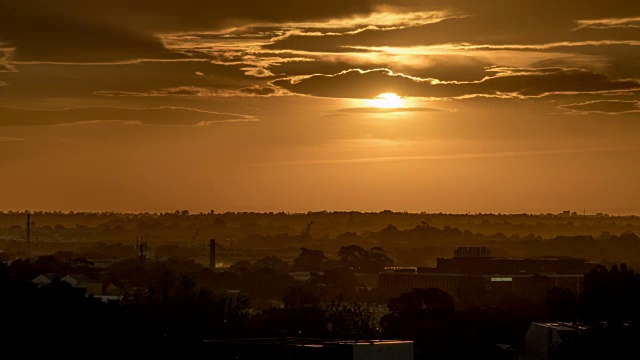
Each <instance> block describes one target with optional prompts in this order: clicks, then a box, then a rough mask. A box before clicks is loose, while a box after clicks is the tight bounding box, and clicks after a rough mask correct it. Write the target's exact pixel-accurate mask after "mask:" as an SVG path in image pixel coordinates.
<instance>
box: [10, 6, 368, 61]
mask: <svg viewBox="0 0 640 360" xmlns="http://www.w3.org/2000/svg"><path fill="white" fill-rule="evenodd" d="M372 9H373V7H372V4H371V3H370V1H357V2H347V3H345V2H343V1H340V0H322V1H321V0H307V1H304V2H301V1H298V0H275V1H269V2H256V1H252V0H236V1H232V2H219V1H208V0H183V1H172V0H171V1H170V0H153V1H151V0H138V1H135V2H131V1H125V0H109V1H106V0H96V1H91V2H87V1H84V0H65V1H58V2H50V1H45V0H34V1H21V0H8V1H2V2H0V41H4V42H6V43H7V45H8V47H13V48H15V49H16V50H15V55H14V56H15V61H44V62H73V63H83V62H114V61H128V60H136V59H172V58H179V57H184V56H183V55H181V54H177V53H175V52H173V51H170V50H168V49H166V48H165V46H164V44H163V43H162V41H161V40H160V39H159V38H158V37H157V35H158V34H160V33H167V32H178V33H182V32H190V31H198V30H204V31H211V30H215V29H221V28H225V27H231V26H234V25H237V24H243V23H251V22H256V21H257V22H261V21H262V22H280V21H295V20H304V19H324V18H329V17H336V16H347V15H352V14H357V13H367V12H370V11H371V10H372Z"/></svg>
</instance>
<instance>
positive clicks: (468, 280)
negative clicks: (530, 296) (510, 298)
mask: <svg viewBox="0 0 640 360" xmlns="http://www.w3.org/2000/svg"><path fill="white" fill-rule="evenodd" d="M454 254H455V256H454V257H453V258H439V259H437V264H436V267H435V268H425V267H417V268H402V269H397V268H394V269H388V270H387V271H385V272H382V273H380V275H379V281H380V287H381V288H382V290H383V291H384V292H385V294H387V295H389V296H398V295H400V294H402V293H405V292H409V291H411V289H413V288H430V287H434V288H438V289H441V290H443V291H445V292H447V293H449V294H451V295H452V296H453V297H454V298H456V299H459V298H460V296H461V293H462V292H464V291H465V290H469V289H472V288H473V289H476V290H477V291H487V292H489V293H490V294H492V296H494V297H500V296H501V295H503V294H505V293H525V292H527V290H528V289H531V288H532V287H534V286H538V287H539V286H542V287H548V288H552V287H562V288H567V289H570V290H571V291H573V292H574V293H575V294H579V293H581V292H582V287H583V282H584V274H586V273H587V272H589V271H590V270H591V269H592V268H593V267H594V266H595V264H592V263H588V262H586V261H585V260H583V259H574V258H534V259H513V258H498V257H492V256H491V254H490V251H489V250H488V249H487V248H458V249H456V250H455V252H454Z"/></svg>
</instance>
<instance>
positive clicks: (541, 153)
mask: <svg viewBox="0 0 640 360" xmlns="http://www.w3.org/2000/svg"><path fill="white" fill-rule="evenodd" d="M629 150H635V148H634V147H603V148H574V149H551V150H532V151H503V152H487V153H466V154H451V155H413V156H386V157H370V158H354V159H335V160H334V159H327V160H302V161H286V162H279V163H276V164H275V165H318V164H346V165H348V164H360V163H381V162H399V161H429V160H432V161H434V160H465V159H492V158H508V157H525V156H526V157H529V156H548V155H559V154H589V153H603V152H619V151H629Z"/></svg>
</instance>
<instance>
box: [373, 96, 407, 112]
mask: <svg viewBox="0 0 640 360" xmlns="http://www.w3.org/2000/svg"><path fill="white" fill-rule="evenodd" d="M367 103H368V104H369V106H371V107H374V108H379V109H397V108H401V107H403V106H404V100H402V98H401V97H400V96H398V94H394V93H384V94H380V95H378V96H376V98H375V99H371V100H368V101H367Z"/></svg>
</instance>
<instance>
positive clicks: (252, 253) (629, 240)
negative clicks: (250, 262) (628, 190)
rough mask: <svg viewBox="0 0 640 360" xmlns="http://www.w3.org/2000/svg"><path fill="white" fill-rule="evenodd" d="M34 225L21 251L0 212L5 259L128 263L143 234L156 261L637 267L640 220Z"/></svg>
mask: <svg viewBox="0 0 640 360" xmlns="http://www.w3.org/2000/svg"><path fill="white" fill-rule="evenodd" d="M31 219H32V226H31V228H32V236H31V239H32V241H31V244H30V246H29V248H27V247H26V246H25V245H26V240H25V231H26V230H25V227H26V215H25V214H24V213H11V214H8V213H4V214H0V250H3V251H4V253H2V255H0V256H1V257H2V258H3V259H5V260H10V259H13V258H17V257H24V256H32V255H38V254H47V253H54V252H56V251H69V250H72V251H75V252H77V253H82V256H83V257H86V258H127V257H133V256H135V246H134V244H135V242H136V240H137V239H140V238H141V237H144V239H145V241H148V242H149V245H150V249H151V250H153V252H154V254H155V256H156V257H158V258H170V257H184V258H205V257H206V256H207V254H208V252H207V250H206V246H207V244H208V240H209V239H212V238H215V239H217V240H218V247H219V249H220V251H221V254H222V252H224V251H232V250H233V251H240V252H242V251H244V253H243V254H244V255H242V256H244V257H249V258H250V259H254V260H255V259H257V258H259V257H262V256H265V255H277V256H279V257H281V258H284V259H287V260H291V259H292V258H293V257H294V256H295V255H296V254H297V252H298V249H299V248H301V247H306V248H310V249H319V250H322V251H324V252H325V253H335V252H337V251H338V249H339V248H340V247H342V246H347V245H350V244H356V245H359V246H362V247H363V248H367V249H370V248H373V247H382V248H384V249H386V250H387V252H388V254H389V256H390V257H392V258H393V259H394V261H395V262H396V264H397V265H400V266H425V265H428V264H432V263H433V262H434V261H435V259H436V258H438V257H449V256H451V255H452V253H453V249H455V248H456V247H458V246H487V247H489V248H490V249H491V251H492V255H494V256H506V257H541V256H556V257H557V256H570V257H579V258H585V259H587V260H590V261H593V262H597V263H602V264H605V265H612V264H614V263H620V262H625V263H627V264H629V265H630V266H632V267H634V268H638V267H640V238H639V237H638V236H637V233H640V231H639V229H640V219H639V218H638V217H607V216H604V215H602V216H579V215H484V214H482V215H444V214H443V215H440V214H403V213H391V212H388V213H387V212H382V213H358V212H344V213H324V212H320V213H308V214H293V215H290V214H284V213H281V214H253V213H225V214H215V213H209V214H197V215H189V214H186V213H184V212H176V213H165V214H158V215H154V214H136V215H131V214H113V213H104V214H94V213H86V214H84V213H83V214H50V213H42V214H38V213H34V214H33V215H32V217H31ZM3 220H4V221H3ZM3 222H4V224H5V228H4V229H2V228H1V226H2V223H3ZM238 254H239V253H238ZM236 255H237V254H236ZM226 256H227V257H228V258H229V259H231V260H228V259H227V260H226V261H227V262H228V264H230V263H233V262H235V261H236V260H238V259H239V258H238V257H237V256H236V258H235V259H234V258H233V256H232V255H229V254H228V253H227V254H226ZM242 256H240V258H242Z"/></svg>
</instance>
